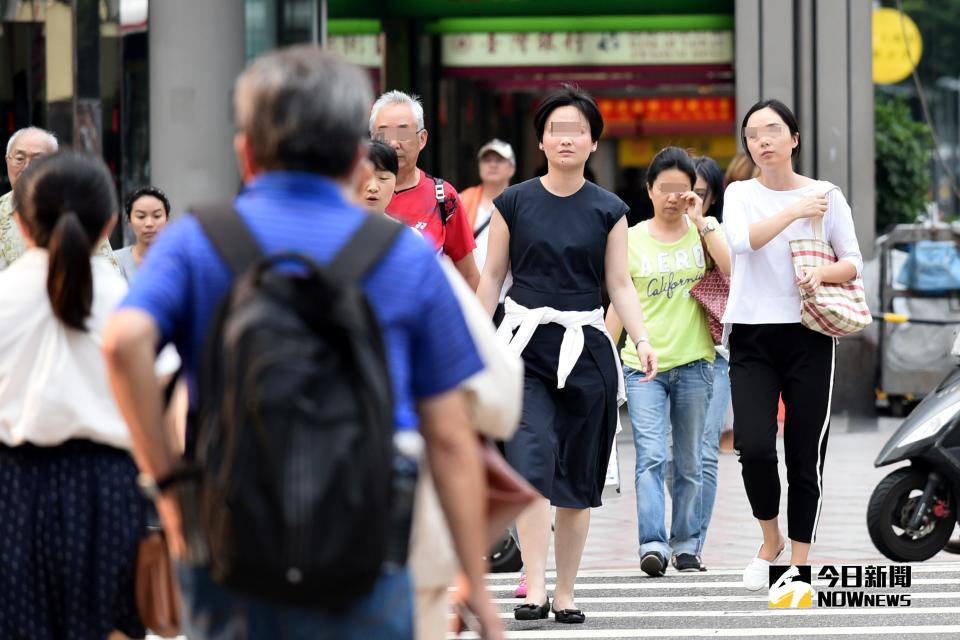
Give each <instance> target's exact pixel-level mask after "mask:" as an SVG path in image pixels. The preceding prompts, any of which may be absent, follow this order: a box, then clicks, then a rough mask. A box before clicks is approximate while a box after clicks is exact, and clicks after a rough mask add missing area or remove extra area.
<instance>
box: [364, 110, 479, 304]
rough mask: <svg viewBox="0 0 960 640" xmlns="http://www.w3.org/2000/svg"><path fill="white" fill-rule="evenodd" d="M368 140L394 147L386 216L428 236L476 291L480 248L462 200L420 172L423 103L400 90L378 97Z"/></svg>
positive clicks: (442, 183) (423, 142) (424, 139)
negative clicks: (395, 167)
mask: <svg viewBox="0 0 960 640" xmlns="http://www.w3.org/2000/svg"><path fill="white" fill-rule="evenodd" d="M370 137H371V138H373V139H374V140H381V141H383V142H385V143H387V144H389V145H390V146H391V147H393V149H394V150H395V151H396V152H397V159H398V160H399V164H400V171H399V173H398V174H397V190H396V191H395V192H394V195H393V199H392V200H390V204H388V205H387V214H388V215H390V216H391V217H393V218H396V219H397V220H399V221H400V222H402V223H404V224H405V225H407V226H408V227H412V228H414V229H416V230H417V231H419V232H420V233H422V234H423V235H425V236H428V237H429V239H430V240H431V241H432V242H433V245H434V248H436V249H437V251H438V252H441V251H442V252H443V253H444V254H446V255H447V256H448V257H449V258H450V260H452V261H453V263H454V265H456V267H457V270H458V271H459V272H460V275H461V276H463V279H464V280H466V281H467V284H469V285H470V287H471V288H472V289H474V290H476V288H477V285H479V284H480V272H479V271H478V270H477V263H476V261H475V260H474V258H473V250H474V249H475V248H476V246H477V244H476V242H475V241H474V239H473V229H472V228H471V227H470V222H469V220H467V216H466V213H465V211H464V208H463V203H462V202H461V201H460V196H459V195H458V194H457V191H456V189H454V188H453V187H452V186H451V185H450V183H449V182H446V181H443V180H437V179H434V178H432V177H431V176H429V175H427V174H426V172H424V171H423V170H422V169H420V168H418V167H417V158H418V157H419V156H420V151H421V150H423V148H424V147H425V146H426V145H427V130H426V128H424V126H423V105H422V104H420V100H419V98H417V97H416V96H410V95H407V94H406V93H403V92H402V91H390V92H387V93H385V94H383V95H382V96H380V98H378V99H377V101H376V102H375V103H374V104H373V109H372V110H371V113H370ZM441 190H442V191H441Z"/></svg>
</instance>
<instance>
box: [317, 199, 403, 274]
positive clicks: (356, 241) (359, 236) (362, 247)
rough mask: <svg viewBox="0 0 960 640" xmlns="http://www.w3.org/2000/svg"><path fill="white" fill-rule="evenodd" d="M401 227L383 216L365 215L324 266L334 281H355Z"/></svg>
mask: <svg viewBox="0 0 960 640" xmlns="http://www.w3.org/2000/svg"><path fill="white" fill-rule="evenodd" d="M403 230H404V226H403V225H402V224H400V223H399V222H396V221H394V220H390V219H389V218H387V217H386V216H380V215H376V214H370V215H368V216H367V217H366V219H365V220H364V221H363V223H362V224H361V225H360V228H359V229H358V230H357V231H356V232H355V233H354V234H353V236H351V237H350V239H349V240H347V244H345V245H344V246H343V248H342V249H340V251H339V252H338V253H337V255H336V256H334V258H333V260H332V261H331V262H330V265H329V266H328V267H327V269H328V270H329V271H330V272H331V273H332V274H333V277H334V278H335V279H337V280H340V281H347V282H359V281H360V280H362V279H363V277H364V276H365V275H367V272H369V271H370V269H372V268H373V267H374V265H376V264H377V263H379V262H380V260H381V259H382V258H383V256H384V255H386V253H387V250H388V249H390V247H392V246H393V243H394V242H395V241H396V239H397V237H398V236H399V235H400V234H401V233H403Z"/></svg>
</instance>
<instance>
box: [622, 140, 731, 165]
mask: <svg viewBox="0 0 960 640" xmlns="http://www.w3.org/2000/svg"><path fill="white" fill-rule="evenodd" d="M671 145H672V146H676V147H680V148H681V149H686V150H687V151H688V152H690V153H692V154H695V155H704V156H710V157H711V158H713V159H714V160H716V161H717V162H719V163H720V164H721V165H725V164H726V163H727V162H729V161H730V159H731V158H733V156H734V155H736V153H737V139H736V137H735V136H733V135H732V134H730V135H705V136H684V135H680V136H644V137H642V138H620V139H619V140H617V165H618V166H619V167H620V168H626V167H640V168H642V167H648V166H650V162H651V161H652V160H653V157H654V156H655V155H657V152H658V151H660V150H661V149H663V148H664V147H667V146H671Z"/></svg>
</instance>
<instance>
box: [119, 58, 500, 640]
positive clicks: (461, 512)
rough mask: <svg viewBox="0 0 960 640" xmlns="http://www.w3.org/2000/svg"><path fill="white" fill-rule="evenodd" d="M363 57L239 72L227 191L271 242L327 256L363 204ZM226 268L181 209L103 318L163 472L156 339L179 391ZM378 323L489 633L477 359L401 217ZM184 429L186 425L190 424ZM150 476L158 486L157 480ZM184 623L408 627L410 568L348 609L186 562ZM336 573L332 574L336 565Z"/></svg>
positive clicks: (355, 631) (363, 629) (376, 292)
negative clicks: (472, 400) (172, 358)
mask: <svg viewBox="0 0 960 640" xmlns="http://www.w3.org/2000/svg"><path fill="white" fill-rule="evenodd" d="M371 98H372V96H371V92H370V87H369V82H368V81H367V79H366V77H365V76H364V74H363V73H361V72H360V71H359V70H357V69H356V68H354V67H352V66H351V65H348V64H347V63H345V62H343V61H342V60H341V59H339V58H337V57H335V56H333V55H330V54H328V53H325V52H323V51H321V50H320V49H318V48H314V47H309V46H300V47H293V48H289V49H284V50H280V51H276V52H272V53H269V54H266V55H264V56H262V57H260V58H258V59H257V60H256V61H254V62H253V63H252V64H251V65H250V67H248V69H247V70H246V71H244V72H243V73H242V74H241V75H240V77H239V79H238V80H237V84H236V88H235V96H234V102H235V105H234V106H235V113H236V119H237V129H238V133H237V135H236V138H235V141H234V146H235V150H236V155H237V158H238V161H239V165H240V170H241V173H242V175H243V179H244V189H243V191H242V193H241V194H240V195H239V196H238V197H237V198H236V200H235V202H234V206H235V208H236V210H237V212H238V213H239V214H240V216H241V217H242V218H243V220H244V222H245V223H246V225H247V226H248V227H249V228H250V229H251V231H252V232H253V235H254V236H255V237H256V238H257V240H258V242H259V243H260V245H261V246H262V247H263V249H264V251H265V252H266V253H268V254H272V253H278V252H282V251H293V252H299V253H303V254H306V255H308V256H310V257H311V258H313V259H314V260H316V261H317V262H318V263H319V264H326V263H327V262H329V261H330V260H331V259H332V258H333V256H334V255H336V253H337V252H338V251H339V250H340V248H341V247H342V246H343V245H344V244H345V243H346V241H347V240H348V239H349V238H350V237H351V236H352V235H353V233H354V232H355V231H356V230H357V229H358V228H359V226H360V224H361V223H362V222H363V220H364V217H365V216H366V215H368V214H366V213H365V212H364V211H363V210H361V209H360V208H358V207H356V206H354V205H353V204H350V202H349V196H348V195H347V194H352V193H353V192H354V191H355V184H356V181H357V179H358V176H359V175H360V173H361V166H362V162H363V161H364V159H365V158H366V154H367V152H366V144H365V141H364V139H365V137H366V116H367V110H368V109H369V105H370V101H371ZM231 280H232V275H231V274H230V271H229V269H228V267H227V265H226V264H225V263H224V262H223V261H222V260H221V259H220V257H219V255H218V254H217V253H216V251H215V250H214V247H213V246H212V245H211V243H210V242H209V240H208V239H207V237H206V236H205V235H204V233H203V232H202V231H201V229H200V225H199V224H198V222H197V221H196V219H194V218H193V217H192V216H186V217H185V218H183V219H182V220H180V221H178V222H177V223H175V224H173V225H172V226H170V227H169V228H168V229H166V230H165V231H164V233H163V234H162V235H161V236H160V237H159V238H158V240H157V242H156V243H155V244H154V246H153V247H152V248H151V251H150V254H149V256H148V257H147V259H146V261H145V262H144V265H143V266H142V267H141V271H140V272H139V274H138V278H137V280H136V282H134V283H133V286H132V288H131V290H130V294H129V296H128V297H127V299H126V300H125V301H124V302H123V304H122V305H121V308H120V310H119V311H117V313H116V314H115V315H114V316H113V318H112V320H111V321H110V323H109V325H108V327H107V328H106V330H105V332H104V353H105V355H106V358H107V361H108V366H109V370H110V377H111V382H112V385H113V389H114V392H115V394H116V396H117V401H118V403H119V405H120V408H121V410H122V412H123V414H124V417H125V418H126V420H127V423H128V425H129V427H130V430H131V433H132V436H133V441H134V450H135V455H136V458H137V462H138V464H139V466H140V468H141V470H142V471H143V473H144V474H145V475H146V476H148V477H150V478H153V479H155V480H156V485H159V486H164V485H165V484H166V483H164V482H162V480H163V479H164V478H166V477H167V476H168V474H170V473H171V471H172V470H173V469H174V468H175V466H176V464H177V456H178V454H177V453H176V452H175V451H174V449H173V448H172V447H171V446H170V444H169V440H168V438H167V436H166V435H165V433H164V426H163V421H162V416H161V412H162V408H161V407H162V401H161V397H160V392H159V385H158V382H157V379H156V377H155V375H154V373H153V360H154V356H155V354H156V351H157V348H158V347H160V346H162V345H164V344H166V343H168V342H171V341H172V342H173V343H174V344H175V345H176V347H177V349H178V351H179V352H180V354H181V356H182V357H183V361H184V374H185V377H186V380H187V385H188V388H189V395H190V406H191V408H192V409H196V407H197V406H198V405H199V401H198V385H197V375H198V371H199V365H200V354H201V350H202V347H203V343H204V338H205V331H206V328H207V325H208V323H209V321H210V318H211V316H212V314H213V312H214V309H215V307H216V305H217V303H218V302H219V300H220V299H221V297H222V296H223V294H225V293H226V292H227V290H228V289H229V287H230V284H231ZM362 285H363V288H364V291H365V293H366V294H367V298H368V300H369V301H370V303H371V305H372V307H373V311H374V314H375V315H376V317H377V320H378V321H379V323H380V326H381V328H382V330H383V335H384V342H385V346H386V353H387V361H388V364H389V368H390V374H391V379H392V386H393V397H394V405H395V408H394V411H395V423H396V429H397V430H408V429H419V430H420V432H421V434H422V435H423V436H424V439H425V442H426V445H427V456H428V459H429V462H430V466H431V468H432V471H433V474H434V477H435V479H436V484H437V488H438V493H439V494H440V498H441V503H442V504H443V507H444V511H445V513H446V516H447V520H448V522H449V524H450V527H451V531H452V533H453V536H454V540H455V543H456V547H457V550H458V553H459V556H460V562H461V564H462V566H463V569H464V571H465V573H466V575H467V578H468V580H469V581H470V586H471V600H470V604H471V606H472V608H473V609H474V611H476V612H477V614H478V617H479V618H480V621H481V623H482V624H483V625H484V627H485V633H484V637H486V638H500V637H502V630H501V623H500V621H499V618H498V617H497V614H496V611H495V610H494V609H493V606H492V604H491V603H490V600H489V598H488V596H487V595H486V593H485V584H484V570H485V566H484V562H483V561H482V559H481V558H482V556H483V555H484V553H485V551H486V549H484V537H483V531H484V526H483V524H484V522H483V515H482V505H483V504H484V503H485V501H484V500H483V499H481V496H483V493H484V485H483V482H482V477H481V466H480V461H479V458H478V456H477V445H476V439H475V436H474V435H473V432H472V430H471V428H470V425H469V422H468V417H467V413H466V405H465V401H464V398H463V396H462V393H461V392H460V391H458V390H457V388H458V386H459V385H460V383H461V382H463V381H464V380H465V379H467V378H468V377H470V376H471V375H473V374H474V373H475V372H477V371H478V370H480V369H481V368H482V367H483V364H482V362H481V361H480V357H479V355H478V353H477V351H476V348H475V347H474V345H473V343H472V341H471V338H470V333H469V331H468V330H467V328H466V325H465V323H464V319H463V316H462V315H461V313H460V310H459V307H458V304H457V301H456V298H455V297H454V294H453V292H452V290H451V289H450V287H449V285H448V284H447V282H446V281H445V279H444V275H443V273H442V272H441V269H440V266H439V264H438V263H437V261H436V258H435V255H434V253H433V251H432V249H431V248H430V247H429V246H428V245H427V244H426V243H425V242H423V240H421V239H420V238H418V237H417V236H415V235H414V234H413V233H412V232H410V233H404V234H402V235H401V236H400V238H399V239H398V241H397V242H396V243H395V244H394V245H393V246H392V247H391V248H390V249H389V250H388V251H387V253H386V254H385V255H384V257H383V258H382V260H381V261H380V263H379V264H378V265H377V266H375V267H374V268H373V269H372V270H371V271H370V272H369V274H368V275H367V276H366V278H365V279H364V280H363V283H362ZM188 438H189V436H188ZM156 485H155V486H156ZM157 508H158V511H159V512H160V516H161V519H162V521H163V524H164V529H165V530H166V532H167V536H168V543H169V544H170V547H171V550H172V552H173V553H174V555H175V556H176V555H178V554H181V553H182V552H183V549H184V543H183V537H182V527H181V520H180V512H179V507H178V505H177V503H176V501H175V500H173V499H172V498H171V497H170V496H169V495H167V494H163V493H162V494H161V495H160V497H159V498H158V500H157ZM179 569H180V570H179V578H180V582H181V588H182V591H183V600H184V605H185V611H184V618H185V620H184V627H185V629H184V630H185V631H186V632H187V635H188V636H189V637H191V638H238V637H250V638H260V637H270V636H272V635H274V634H276V633H277V632H280V630H281V629H282V630H284V631H285V632H287V635H284V637H296V638H301V637H302V638H336V639H337V640H341V639H349V638H363V639H364V640H368V639H370V640H372V639H379V638H383V639H393V638H398V639H399V638H412V637H413V630H412V611H411V610H412V598H411V589H410V581H409V575H408V572H407V570H406V568H400V569H396V568H394V569H388V568H384V570H383V573H382V574H381V577H380V579H379V580H378V581H377V583H376V584H375V586H374V588H373V591H372V592H371V593H370V594H369V595H367V596H365V597H363V598H361V599H360V600H359V601H358V602H356V603H355V605H353V606H352V607H351V608H350V609H348V610H347V611H346V612H342V613H338V614H331V613H327V612H323V611H319V610H316V611H314V610H309V609H303V608H293V607H284V606H278V605H275V604H272V603H267V602H263V601H259V600H255V599H253V598H250V597H248V596H243V595H240V594H236V593H232V592H230V591H229V590H228V589H225V588H224V587H222V586H220V585H218V584H216V583H214V582H213V581H212V580H211V577H210V573H209V571H208V569H207V568H206V567H202V566H201V567H195V566H181V567H180V568H179ZM339 578H340V576H330V579H331V580H337V579H339Z"/></svg>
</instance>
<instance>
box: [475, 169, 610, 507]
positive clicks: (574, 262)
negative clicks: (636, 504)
mask: <svg viewBox="0 0 960 640" xmlns="http://www.w3.org/2000/svg"><path fill="white" fill-rule="evenodd" d="M494 205H495V206H496V207H497V210H498V211H499V212H500V214H501V215H502V216H503V219H504V220H505V221H506V223H507V227H508V228H509V229H510V268H511V271H512V273H513V286H512V287H511V289H510V291H509V293H508V294H507V295H508V296H509V297H510V298H512V299H513V300H514V301H515V302H517V303H519V304H521V305H523V306H525V307H527V308H529V309H534V308H537V307H552V308H554V309H557V310H559V311H591V310H593V309H597V308H599V307H601V305H602V299H601V288H602V286H603V284H604V279H605V269H604V259H605V256H606V249H607V235H608V234H609V233H610V230H611V229H613V227H614V225H615V224H616V223H617V222H618V221H619V220H620V218H622V217H623V216H624V215H626V213H627V211H628V210H629V209H628V207H627V205H626V204H624V203H623V201H622V200H620V198H618V197H617V196H615V195H614V194H612V193H610V192H609V191H606V190H604V189H602V188H600V187H598V186H597V185H595V184H593V183H592V182H585V183H584V185H583V187H581V188H580V190H579V191H577V192H576V193H574V194H573V195H570V196H566V197H560V196H556V195H553V194H552V193H550V192H549V191H547V190H546V189H545V188H544V186H543V183H541V182H540V179H539V178H534V179H532V180H527V181H526V182H523V183H520V184H517V185H514V186H512V187H510V188H508V189H507V190H506V191H504V192H503V194H501V195H500V196H499V197H498V198H496V199H495V200H494ZM564 331H565V329H564V328H563V327H562V326H561V325H558V324H543V325H540V326H539V327H538V328H537V330H536V332H535V333H534V334H533V338H532V339H531V340H530V343H529V344H528V345H527V347H526V348H525V349H524V351H523V354H522V355H523V361H524V365H525V374H524V397H523V414H522V418H521V421H520V426H519V428H518V429H517V432H516V434H515V435H514V437H513V439H512V440H510V441H509V442H508V443H507V444H506V453H507V460H508V461H509V462H510V464H511V465H513V467H514V468H515V469H517V471H519V472H520V474H521V475H523V476H524V477H525V478H526V479H527V480H528V481H529V482H530V483H531V484H532V485H533V486H534V487H536V488H537V490H538V491H539V492H540V493H541V494H543V495H544V496H546V497H547V498H549V499H550V502H551V504H552V505H554V506H557V507H566V508H572V509H584V508H588V507H598V506H600V504H601V502H600V495H601V493H602V491H603V484H604V479H605V477H606V470H607V462H608V460H609V458H610V449H611V447H612V446H613V438H614V436H615V431H616V425H617V375H618V374H617V362H616V359H615V357H614V354H613V349H612V348H611V346H610V341H609V340H608V338H607V337H606V336H605V335H604V334H603V333H602V332H600V331H598V330H597V329H594V328H593V327H585V328H584V349H583V353H581V354H580V358H579V360H578V361H577V363H576V365H575V366H574V368H573V371H572V372H571V374H570V376H569V377H568V378H567V381H566V384H565V386H564V388H563V389H558V388H557V366H558V360H559V356H560V343H561V341H562V340H563V334H564Z"/></svg>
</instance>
